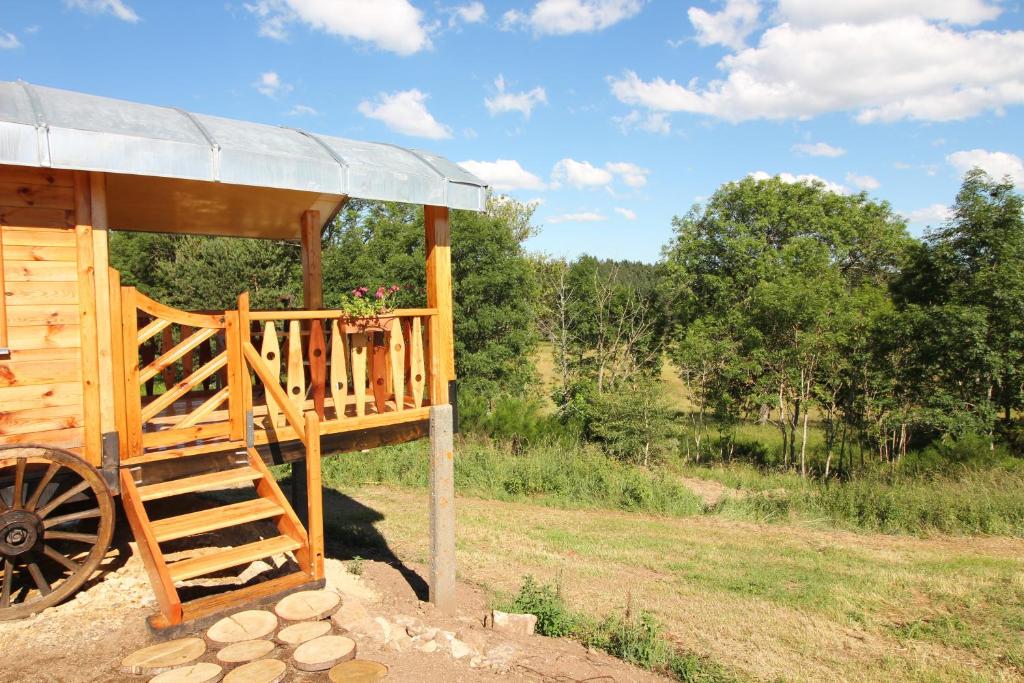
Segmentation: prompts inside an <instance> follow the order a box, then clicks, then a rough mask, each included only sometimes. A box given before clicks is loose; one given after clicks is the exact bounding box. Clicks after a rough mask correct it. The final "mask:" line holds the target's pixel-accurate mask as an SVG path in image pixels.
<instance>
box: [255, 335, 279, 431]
mask: <svg viewBox="0 0 1024 683" xmlns="http://www.w3.org/2000/svg"><path fill="white" fill-rule="evenodd" d="M260 356H262V357H263V363H264V364H265V365H266V366H267V368H268V369H269V370H270V375H271V376H272V377H277V378H279V377H280V376H281V343H280V342H279V341H278V340H277V328H276V327H275V326H274V323H273V321H271V320H268V321H267V323H266V325H265V326H264V328H263V342H262V344H260ZM264 393H265V394H266V398H267V424H268V426H270V427H271V428H273V427H279V426H280V425H281V418H282V414H281V406H279V405H277V401H275V400H274V399H273V398H272V397H271V395H270V392H269V391H264Z"/></svg>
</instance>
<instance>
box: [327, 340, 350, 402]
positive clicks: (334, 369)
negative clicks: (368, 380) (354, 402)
mask: <svg viewBox="0 0 1024 683" xmlns="http://www.w3.org/2000/svg"><path fill="white" fill-rule="evenodd" d="M346 336H347V335H345V333H343V332H342V331H341V327H340V326H339V325H338V321H337V320H332V321H331V398H332V399H333V400H334V412H335V414H336V416H337V418H338V419H341V418H343V417H345V403H346V402H347V400H348V362H347V361H346V359H345V354H346V352H347V349H346V348H345V338H346Z"/></svg>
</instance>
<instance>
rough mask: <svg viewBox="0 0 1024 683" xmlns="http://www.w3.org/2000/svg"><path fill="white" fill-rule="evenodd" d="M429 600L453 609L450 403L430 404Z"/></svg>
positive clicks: (444, 610)
mask: <svg viewBox="0 0 1024 683" xmlns="http://www.w3.org/2000/svg"><path fill="white" fill-rule="evenodd" d="M430 602H432V603H433V604H434V606H435V607H436V608H437V609H438V610H440V611H442V612H445V613H448V614H451V613H453V612H454V611H455V445H454V443H453V441H452V407H451V406H450V405H438V406H432V407H431V408H430Z"/></svg>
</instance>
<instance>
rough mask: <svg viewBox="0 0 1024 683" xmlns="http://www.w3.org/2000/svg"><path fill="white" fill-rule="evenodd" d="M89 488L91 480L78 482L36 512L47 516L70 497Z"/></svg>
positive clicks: (41, 515)
mask: <svg viewBox="0 0 1024 683" xmlns="http://www.w3.org/2000/svg"><path fill="white" fill-rule="evenodd" d="M87 488H89V482H87V481H80V482H78V483H77V484H75V485H74V486H72V487H71V488H69V489H68V490H67V491H65V492H64V493H62V494H60V495H59V496H57V497H56V498H54V499H53V500H51V501H50V502H49V503H47V504H46V506H45V507H43V508H40V509H39V511H38V512H37V513H36V514H37V515H39V516H40V517H42V518H45V517H46V516H47V515H48V514H50V513H51V512H53V510H54V509H55V508H57V507H60V506H61V505H63V504H64V503H66V502H67V501H68V499H69V498H72V497H74V496H77V495H78V494H79V493H82V492H83V491H85V490H86V489H87Z"/></svg>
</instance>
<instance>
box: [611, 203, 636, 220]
mask: <svg viewBox="0 0 1024 683" xmlns="http://www.w3.org/2000/svg"><path fill="white" fill-rule="evenodd" d="M615 213H617V214H619V215H620V216H622V217H623V218H625V219H626V220H627V221H635V220H636V211H633V210H632V209H625V208H623V207H621V206H616V207H615Z"/></svg>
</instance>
